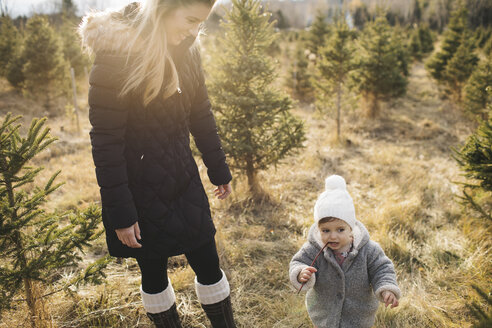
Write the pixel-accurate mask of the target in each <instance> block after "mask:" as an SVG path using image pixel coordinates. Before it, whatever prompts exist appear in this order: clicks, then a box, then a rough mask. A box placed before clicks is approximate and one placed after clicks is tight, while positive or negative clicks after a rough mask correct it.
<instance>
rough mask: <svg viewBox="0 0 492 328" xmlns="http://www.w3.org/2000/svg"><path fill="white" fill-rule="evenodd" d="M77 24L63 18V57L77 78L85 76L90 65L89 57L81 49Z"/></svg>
mask: <svg viewBox="0 0 492 328" xmlns="http://www.w3.org/2000/svg"><path fill="white" fill-rule="evenodd" d="M76 26H77V24H76V23H74V22H73V21H72V20H70V19H68V18H67V17H63V18H62V27H61V29H60V37H61V40H62V45H63V47H62V50H63V57H64V58H65V60H66V61H67V62H68V63H69V64H70V67H73V69H74V71H75V75H76V76H82V75H83V74H84V68H86V67H88V66H89V64H90V59H89V57H88V56H87V55H86V54H85V53H84V52H83V51H82V48H81V47H80V39H79V37H78V35H77V33H76Z"/></svg>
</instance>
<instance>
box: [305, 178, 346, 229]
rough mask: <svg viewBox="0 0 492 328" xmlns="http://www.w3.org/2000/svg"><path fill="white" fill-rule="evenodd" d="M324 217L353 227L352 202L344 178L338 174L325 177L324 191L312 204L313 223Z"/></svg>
mask: <svg viewBox="0 0 492 328" xmlns="http://www.w3.org/2000/svg"><path fill="white" fill-rule="evenodd" d="M326 217H335V218H337V219H340V220H343V221H345V222H346V223H347V224H348V225H349V226H350V228H352V229H354V226H355V207H354V202H353V200H352V197H350V195H349V193H348V191H347V184H346V183H345V179H344V178H342V177H341V176H339V175H330V176H329V177H328V178H326V180H325V191H324V192H323V193H321V195H319V197H318V200H317V201H316V204H315V205H314V221H315V223H318V222H319V220H321V219H323V218H326Z"/></svg>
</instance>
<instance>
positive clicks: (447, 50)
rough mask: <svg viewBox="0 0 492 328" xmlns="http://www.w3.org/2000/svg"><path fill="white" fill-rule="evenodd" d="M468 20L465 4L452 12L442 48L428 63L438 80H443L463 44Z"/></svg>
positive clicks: (428, 68)
mask: <svg viewBox="0 0 492 328" xmlns="http://www.w3.org/2000/svg"><path fill="white" fill-rule="evenodd" d="M467 20H468V11H467V9H466V7H465V6H462V7H460V8H458V9H457V10H455V11H454V12H453V13H452V14H451V19H450V22H449V24H448V27H447V30H446V32H444V36H443V40H442V43H441V50H440V51H438V52H437V53H435V54H434V56H432V57H431V58H430V59H429V61H428V62H427V64H426V67H427V70H428V71H429V72H430V74H431V75H432V77H434V78H435V79H436V80H438V81H441V79H442V75H443V73H444V71H445V70H446V65H447V64H448V61H449V60H451V58H452V57H453V55H454V54H455V53H456V51H457V50H458V48H459V46H460V44H461V40H462V39H463V33H464V32H465V31H466V27H467Z"/></svg>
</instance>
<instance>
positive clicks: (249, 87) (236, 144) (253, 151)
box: [209, 0, 304, 194]
mask: <svg viewBox="0 0 492 328" xmlns="http://www.w3.org/2000/svg"><path fill="white" fill-rule="evenodd" d="M268 18H269V17H268V16H265V15H261V14H260V1H259V0H232V10H231V11H230V12H229V13H228V14H227V16H226V22H224V23H223V28H224V30H225V34H224V36H223V37H221V38H219V44H220V46H219V47H217V48H218V49H220V51H217V52H216V53H215V54H214V55H213V58H214V60H213V64H214V67H213V69H212V70H211V71H210V74H211V79H210V80H209V81H210V85H209V86H210V95H211V100H212V102H213V104H214V108H215V110H216V112H217V116H216V118H217V123H218V128H219V134H220V136H221V139H222V141H223V146H224V150H225V151H226V153H227V154H228V156H229V157H230V158H231V159H232V162H231V163H230V164H231V167H232V168H233V169H237V170H240V171H242V172H245V173H246V175H247V178H248V184H249V187H250V190H251V191H252V192H253V194H255V193H257V192H259V191H260V190H261V188H260V186H259V184H258V181H257V173H258V171H259V170H264V169H267V168H268V167H269V166H271V165H276V164H277V163H279V161H281V160H282V159H283V158H285V156H287V155H288V154H291V153H292V152H293V151H295V150H296V149H297V148H299V147H301V146H302V141H303V139H304V129H303V124H302V122H301V121H299V120H298V119H296V118H294V117H293V116H292V115H291V114H290V109H291V106H292V105H291V100H290V99H289V98H288V97H287V96H285V95H284V94H282V93H280V92H279V91H277V90H276V89H274V87H273V86H272V83H273V82H274V80H275V77H276V74H275V70H276V67H275V66H274V62H273V59H272V58H271V57H269V56H268V55H267V53H268V52H267V49H268V47H269V46H270V44H271V43H272V42H273V40H274V38H275V37H276V35H275V32H274V30H273V26H272V24H271V23H269V22H268Z"/></svg>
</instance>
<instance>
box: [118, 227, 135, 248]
mask: <svg viewBox="0 0 492 328" xmlns="http://www.w3.org/2000/svg"><path fill="white" fill-rule="evenodd" d="M115 231H116V235H117V236H118V239H119V240H120V241H121V242H122V243H123V245H126V246H128V247H131V248H141V247H142V245H141V244H139V243H138V242H137V239H138V240H140V239H142V237H140V228H139V226H138V222H135V224H133V225H132V226H130V227H128V228H122V229H115ZM135 237H136V238H135Z"/></svg>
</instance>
